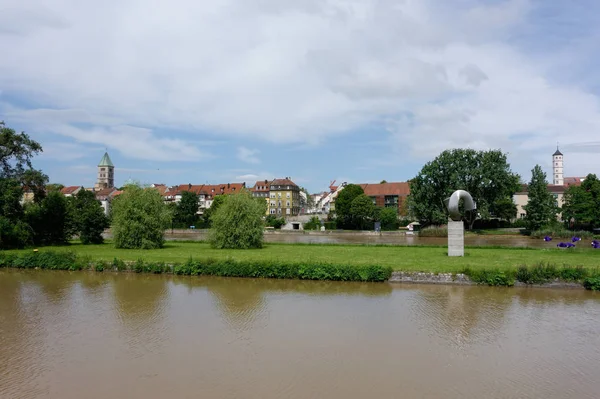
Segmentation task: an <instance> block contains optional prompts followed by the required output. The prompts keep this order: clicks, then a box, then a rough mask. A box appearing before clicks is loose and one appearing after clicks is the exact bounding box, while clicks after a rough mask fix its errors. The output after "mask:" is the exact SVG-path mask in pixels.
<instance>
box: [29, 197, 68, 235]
mask: <svg viewBox="0 0 600 399" xmlns="http://www.w3.org/2000/svg"><path fill="white" fill-rule="evenodd" d="M72 217H73V215H72V213H71V212H69V204H68V202H67V198H66V197H65V196H64V195H62V194H61V193H60V192H58V191H51V192H49V193H48V195H47V196H46V197H45V198H44V199H42V200H41V201H40V202H39V203H33V204H28V205H27V206H26V208H25V219H26V221H27V223H28V224H29V226H31V228H32V229H33V242H34V243H35V244H36V245H56V244H66V243H67V242H68V241H69V239H70V238H71V237H72V234H73V219H72Z"/></svg>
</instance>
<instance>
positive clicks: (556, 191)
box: [513, 147, 585, 219]
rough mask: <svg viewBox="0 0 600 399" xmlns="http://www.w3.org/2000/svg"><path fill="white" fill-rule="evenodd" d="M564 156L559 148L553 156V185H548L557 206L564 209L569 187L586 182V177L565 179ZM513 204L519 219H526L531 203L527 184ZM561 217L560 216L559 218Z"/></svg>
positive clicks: (522, 187)
mask: <svg viewBox="0 0 600 399" xmlns="http://www.w3.org/2000/svg"><path fill="white" fill-rule="evenodd" d="M563 162H564V155H563V154H562V152H560V150H559V149H558V147H557V148H556V151H555V152H554V154H552V183H553V184H548V191H549V192H550V193H551V194H552V195H553V196H554V199H555V201H556V205H557V206H558V207H562V206H563V204H564V194H565V191H566V190H567V188H569V186H579V185H581V182H582V181H584V180H585V178H584V177H564V173H563V170H564V168H563V166H564V164H563ZM513 202H514V203H515V205H516V206H517V218H518V219H524V218H525V216H526V215H527V212H526V211H525V208H524V207H525V205H527V202H529V196H528V194H527V184H523V185H522V186H521V190H520V191H519V192H517V193H515V194H514V196H513ZM559 217H560V216H559Z"/></svg>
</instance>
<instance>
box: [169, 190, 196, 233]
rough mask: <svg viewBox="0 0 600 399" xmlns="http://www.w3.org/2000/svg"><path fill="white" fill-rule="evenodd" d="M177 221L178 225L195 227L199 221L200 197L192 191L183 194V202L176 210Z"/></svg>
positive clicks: (180, 202)
mask: <svg viewBox="0 0 600 399" xmlns="http://www.w3.org/2000/svg"><path fill="white" fill-rule="evenodd" d="M175 221H176V223H177V224H180V225H185V226H186V227H188V226H195V225H196V222H197V221H198V196H197V195H196V194H195V193H192V192H190V191H184V192H182V193H181V201H179V203H178V204H177V208H176V210H175Z"/></svg>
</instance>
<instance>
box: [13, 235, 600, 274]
mask: <svg viewBox="0 0 600 399" xmlns="http://www.w3.org/2000/svg"><path fill="white" fill-rule="evenodd" d="M31 251H32V250H31V249H26V250H11V251H4V253H5V254H11V253H15V254H22V253H28V252H31ZM39 251H40V252H44V251H72V252H74V253H75V254H77V255H78V256H83V257H88V258H90V259H93V260H95V261H97V260H104V261H107V262H112V261H113V259H114V258H118V259H120V260H124V261H136V260H138V259H143V260H144V261H146V262H164V263H184V262H186V261H188V260H189V259H190V257H191V258H192V259H195V260H202V259H213V260H227V259H229V260H234V261H241V262H259V261H262V262H282V263H294V262H313V263H319V264H347V265H355V266H366V265H373V264H375V265H380V266H390V267H392V268H393V269H394V270H402V271H423V272H439V273H441V272H452V273H458V272H461V271H463V270H465V269H466V268H469V269H477V268H486V269H494V270H500V271H502V270H513V269H517V268H518V267H519V266H522V265H528V266H533V265H537V264H540V263H541V262H544V263H551V264H554V265H557V266H559V267H562V266H563V265H569V266H573V267H575V266H583V267H586V268H598V267H600V250H595V249H591V248H589V249H588V248H584V247H583V245H582V246H581V247H578V248H574V249H558V248H550V249H533V248H499V247H494V248H489V247H485V248H481V247H472V248H470V247H467V248H466V249H465V257H464V258H460V257H458V258H454V257H452V258H450V257H448V256H447V249H446V248H445V247H418V246H385V245H382V246H369V245H322V244H304V245H299V244H267V245H266V246H265V247H264V248H263V249H253V250H227V249H212V248H211V247H210V246H209V245H208V244H206V243H197V242H167V243H166V244H165V247H164V248H162V249H154V250H130V249H115V248H114V247H113V246H112V245H111V243H105V244H102V245H82V244H78V243H75V244H72V245H69V246H64V247H43V248H39Z"/></svg>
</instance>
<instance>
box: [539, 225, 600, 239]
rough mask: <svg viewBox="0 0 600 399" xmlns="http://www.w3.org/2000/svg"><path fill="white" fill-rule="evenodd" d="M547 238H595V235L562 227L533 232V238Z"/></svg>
mask: <svg viewBox="0 0 600 399" xmlns="http://www.w3.org/2000/svg"><path fill="white" fill-rule="evenodd" d="M545 236H550V237H553V238H571V237H573V236H575V237H580V238H583V239H585V238H593V237H594V235H593V234H592V233H591V232H589V231H585V230H568V229H565V228H564V227H562V226H558V227H555V228H547V229H541V230H535V231H532V232H531V237H533V238H544V237H545Z"/></svg>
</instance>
